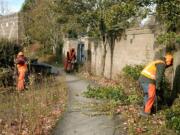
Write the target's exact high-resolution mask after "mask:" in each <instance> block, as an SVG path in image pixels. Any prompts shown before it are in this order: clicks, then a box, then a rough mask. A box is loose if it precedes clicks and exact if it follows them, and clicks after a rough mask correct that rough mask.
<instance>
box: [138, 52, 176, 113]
mask: <svg viewBox="0 0 180 135" xmlns="http://www.w3.org/2000/svg"><path fill="white" fill-rule="evenodd" d="M172 60H173V57H172V55H171V54H166V56H165V57H163V58H162V59H161V60H155V61H153V62H151V63H149V64H148V65H147V66H146V67H145V68H144V69H143V70H142V72H141V75H140V77H139V82H140V85H141V87H142V89H143V92H144V111H143V112H141V113H140V115H142V116H148V115H149V114H150V113H151V108H152V106H153V104H154V101H155V98H156V90H157V89H160V85H161V82H162V80H163V77H164V72H165V69H166V67H168V66H170V65H172Z"/></svg>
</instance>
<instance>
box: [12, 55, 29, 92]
mask: <svg viewBox="0 0 180 135" xmlns="http://www.w3.org/2000/svg"><path fill="white" fill-rule="evenodd" d="M26 61H27V59H26V57H25V56H24V54H23V52H19V53H18V55H17V58H16V61H15V62H16V64H17V70H18V80H17V86H16V87H17V90H18V91H22V90H24V89H25V76H26V73H27V63H26Z"/></svg>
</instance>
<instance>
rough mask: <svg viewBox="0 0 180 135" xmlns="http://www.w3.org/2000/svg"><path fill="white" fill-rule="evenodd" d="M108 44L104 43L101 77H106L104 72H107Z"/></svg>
mask: <svg viewBox="0 0 180 135" xmlns="http://www.w3.org/2000/svg"><path fill="white" fill-rule="evenodd" d="M106 45H107V42H106V41H103V53H102V62H101V67H102V70H101V76H104V70H105V64H106V54H107V48H106Z"/></svg>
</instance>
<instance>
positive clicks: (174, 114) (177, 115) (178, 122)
mask: <svg viewBox="0 0 180 135" xmlns="http://www.w3.org/2000/svg"><path fill="white" fill-rule="evenodd" d="M166 119H167V121H166V125H167V127H168V128H170V129H173V130H176V132H178V133H180V110H176V111H172V110H170V111H168V112H167V113H166Z"/></svg>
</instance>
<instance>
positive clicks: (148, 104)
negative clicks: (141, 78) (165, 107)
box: [141, 83, 156, 113]
mask: <svg viewBox="0 0 180 135" xmlns="http://www.w3.org/2000/svg"><path fill="white" fill-rule="evenodd" d="M141 86H142V88H143V91H144V112H145V113H150V112H151V108H152V106H153V104H154V102H155V99H156V86H155V84H152V83H141Z"/></svg>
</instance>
